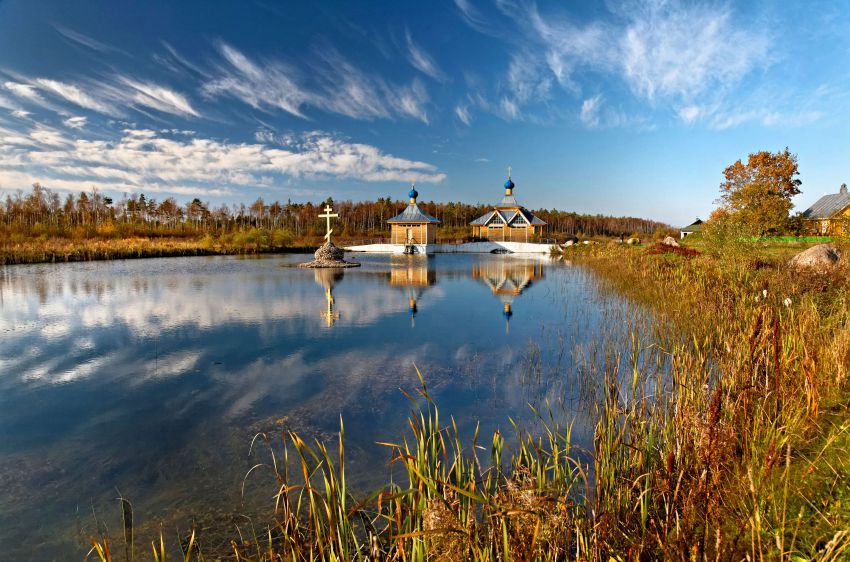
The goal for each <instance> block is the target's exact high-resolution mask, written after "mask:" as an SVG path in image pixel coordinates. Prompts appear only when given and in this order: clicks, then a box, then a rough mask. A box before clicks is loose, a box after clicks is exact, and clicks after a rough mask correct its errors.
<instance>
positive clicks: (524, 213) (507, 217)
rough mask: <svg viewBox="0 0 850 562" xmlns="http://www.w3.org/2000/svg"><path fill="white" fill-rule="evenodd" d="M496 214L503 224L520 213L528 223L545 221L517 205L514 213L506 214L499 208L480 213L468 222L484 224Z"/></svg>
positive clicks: (538, 224) (536, 223)
mask: <svg viewBox="0 0 850 562" xmlns="http://www.w3.org/2000/svg"><path fill="white" fill-rule="evenodd" d="M497 214H498V215H499V216H500V217H501V218H502V221H504V223H505V224H510V221H512V220H513V218H514V217H515V216H517V214H521V215H522V216H523V218H524V219H525V220H526V222H528V224H530V225H533V226H546V222H545V221H542V220H540V219H539V218H537V217H535V216H534V214H533V213H532V212H531V211H529V210H528V209H526V208H525V207H519V209H517V210H516V211H515V212H514V213H511V214H508V213H507V212H506V211H500V210H494V211H490V212H488V213H487V214H484V215H481V216H480V217H478V218H477V219H475V220H474V221H472V222H471V223H469V224H470V225H471V226H485V225H486V224H487V223H489V222H490V219H492V218H493V216H494V215H497Z"/></svg>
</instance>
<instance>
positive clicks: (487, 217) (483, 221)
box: [469, 211, 496, 226]
mask: <svg viewBox="0 0 850 562" xmlns="http://www.w3.org/2000/svg"><path fill="white" fill-rule="evenodd" d="M495 212H496V211H490V212H489V213H486V214H483V215H481V216H480V217H478V218H477V219H475V220H474V221H472V222H471V223H469V224H471V225H472V226H484V225H485V224H487V221H489V220H490V217H492V216H493V214H494V213H495Z"/></svg>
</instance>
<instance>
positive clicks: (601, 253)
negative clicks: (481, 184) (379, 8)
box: [89, 240, 850, 561]
mask: <svg viewBox="0 0 850 562" xmlns="http://www.w3.org/2000/svg"><path fill="white" fill-rule="evenodd" d="M700 250H701V251H700V252H680V253H667V252H665V253H653V252H649V251H647V250H645V249H642V248H637V247H631V246H625V245H596V246H594V245H590V246H587V247H583V248H581V249H576V250H575V252H574V253H573V254H572V255H573V256H574V259H576V260H579V261H581V262H582V263H583V264H584V266H585V267H588V268H590V269H592V270H593V271H594V272H595V273H596V274H597V276H598V277H599V279H600V282H601V283H603V285H605V286H606V287H608V288H609V290H611V291H616V292H617V293H619V294H625V295H626V296H628V297H629V298H630V299H632V300H633V301H635V302H638V303H640V304H641V305H642V306H643V307H645V308H646V309H648V310H650V311H651V312H652V313H653V316H654V318H655V320H654V321H653V322H652V323H651V324H649V323H646V322H643V321H641V320H640V319H639V318H638V317H632V318H631V319H629V320H627V321H628V323H629V325H628V328H629V329H628V333H629V334H630V335H631V338H630V339H629V340H628V341H620V342H602V343H603V344H604V345H601V346H600V349H602V350H604V351H603V352H602V353H599V354H597V355H595V356H594V357H593V358H592V360H590V361H584V362H580V364H581V369H582V373H583V374H582V377H583V379H584V380H585V382H586V386H587V389H586V391H585V392H584V393H583V394H584V395H585V404H584V407H589V408H592V409H594V410H595V413H596V415H595V419H596V425H595V432H594V440H593V448H592V450H591V451H585V450H582V449H581V448H579V447H577V446H576V445H575V444H574V443H573V442H572V439H571V424H570V422H569V419H565V418H564V416H562V415H556V414H555V413H552V411H542V412H540V415H539V416H538V418H539V420H540V424H539V427H535V428H529V429H530V431H526V429H525V428H520V427H517V426H515V425H514V426H513V429H512V431H511V434H512V436H511V437H510V438H508V437H506V436H505V435H503V434H501V433H499V432H496V433H495V434H494V435H492V436H478V435H477V432H476V436H475V439H473V441H472V442H471V443H463V442H462V439H461V437H460V433H459V431H458V429H457V427H456V425H455V424H454V421H453V420H451V419H448V420H446V419H444V418H443V417H441V416H440V413H439V411H438V408H437V405H436V404H434V403H433V401H432V400H431V398H430V396H429V394H428V390H427V386H426V384H425V382H424V380H423V382H422V385H421V389H420V391H419V394H418V395H413V396H410V397H409V398H410V400H411V401H412V403H413V404H414V411H415V413H414V414H413V415H412V416H411V418H410V429H409V433H408V435H407V436H406V437H403V438H402V439H401V440H400V441H398V442H396V443H386V444H385V445H386V446H387V447H388V449H389V450H391V451H392V460H391V462H392V463H396V464H398V465H400V466H403V467H404V469H405V471H404V472H405V474H406V478H405V479H403V480H402V481H399V482H395V483H392V484H389V485H386V486H385V487H383V488H381V489H379V490H377V491H376V492H374V493H373V494H371V495H369V496H366V497H356V496H355V494H353V493H352V491H351V490H350V489H349V487H348V485H347V483H346V467H345V463H346V461H345V433H344V430H343V426H342V423H340V431H339V439H338V442H337V443H332V444H326V443H323V442H321V441H317V442H315V443H312V444H308V443H307V442H305V441H304V440H303V439H302V437H301V436H299V435H298V434H296V433H292V432H282V433H280V434H277V435H275V434H269V433H262V434H258V435H257V436H256V437H255V440H254V443H253V444H252V447H254V448H257V447H258V445H259V444H260V443H266V444H268V447H267V449H263V450H264V451H267V452H266V457H267V461H265V462H263V463H260V464H258V465H257V466H256V467H255V468H254V469H252V471H253V470H255V469H257V470H261V469H269V468H270V469H271V470H272V472H273V474H274V476H275V478H276V481H277V488H276V490H274V492H273V495H274V515H273V519H272V522H271V524H269V525H268V526H267V527H265V528H264V529H263V530H262V531H258V530H256V529H255V528H254V527H252V526H248V527H246V528H241V529H239V532H238V533H237V534H235V535H234V537H233V540H232V541H231V543H230V548H229V549H228V550H227V551H226V552H204V549H203V548H200V547H199V546H198V545H199V544H202V539H203V537H198V536H196V532H195V531H191V532H190V533H189V534H188V535H187V536H186V537H184V538H183V540H181V541H180V548H181V552H182V555H183V556H184V557H185V558H186V559H187V560H189V559H203V558H204V557H205V556H206V557H207V558H210V557H228V558H233V559H237V560H258V561H259V560H298V561H301V560H304V561H306V560H322V561H325V560H364V561H365V560H405V561H406V560H480V561H507V560H541V561H544V560H552V561H554V560H573V559H575V560H589V561H591V560H592V561H595V560H600V561H601V560H606V561H607V560H654V559H669V560H742V559H749V560H768V559H769V560H808V559H817V560H842V559H846V557H847V556H850V492H848V490H850V401H848V396H850V392H848V386H847V385H848V375H850V281H848V279H850V277H848V271H847V266H846V262H845V264H844V266H843V269H842V268H839V269H838V270H836V271H833V272H830V273H826V274H815V273H812V274H805V273H802V274H801V273H793V274H792V273H791V272H789V271H788V270H787V268H786V267H785V263H786V260H785V257H784V256H781V253H777V252H776V251H775V249H774V250H772V251H771V252H762V251H761V249H760V247H758V246H757V245H753V244H750V243H743V242H742V243H741V244H739V245H736V244H735V243H732V242H728V241H727V242H724V243H723V244H718V243H716V241H711V240H706V241H704V243H701V244H700ZM565 376H566V375H565ZM552 410H557V407H553V408H552ZM506 423H508V420H506ZM512 425H513V424H512ZM479 440H480V441H481V442H483V443H484V444H485V445H484V446H481V445H479V443H478V442H479ZM251 476H252V475H251V473H249V474H248V475H246V478H250V477H251ZM126 536H127V534H126V533H125V538H126ZM130 536H132V533H130ZM114 540H115V539H113V542H114ZM111 544H112V543H110V542H109V539H108V537H107V536H106V535H103V536H100V537H94V538H93V539H92V549H91V551H90V552H89V557H90V558H91V557H95V558H98V557H99V558H100V559H103V560H107V559H110V557H111V556H112V553H111V549H112V547H111V546H110V545H111ZM152 547H153V557H154V559H156V560H162V559H164V558H165V551H166V548H165V546H164V545H163V543H162V542H161V540H160V541H156V542H155V543H154V544H153V545H152ZM128 548H129V551H130V554H129V555H128V556H129V557H130V558H132V551H133V547H132V545H130V546H129V547H128ZM123 549H124V545H122V546H121V547H120V548H118V549H113V550H123ZM148 552H150V551H148ZM140 556H143V555H140Z"/></svg>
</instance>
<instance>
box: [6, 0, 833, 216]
mask: <svg viewBox="0 0 850 562" xmlns="http://www.w3.org/2000/svg"><path fill="white" fill-rule="evenodd" d="M848 61H850V10H848V9H847V4H846V2H844V1H834V2H825V1H818V0H813V1H807V2H779V1H751V2H740V3H734V2H692V1H688V2H678V1H674V0H669V1H665V0H610V1H608V2H596V3H593V2H551V3H550V2H542V1H541V2H537V3H534V2H523V1H514V0H495V1H491V0H482V1H478V2H474V1H473V0H435V1H433V2H415V3H414V2H382V3H378V2H274V1H272V0H257V1H248V0H246V1H241V2H206V1H196V2H193V1H181V2H173V1H168V2H166V1H150V2H118V1H105V0H104V1H102V2H60V1H55V2H47V1H36V0H0V190H3V191H14V190H16V189H28V187H29V185H30V184H31V183H32V182H33V181H40V182H41V183H42V184H44V185H46V186H47V187H50V188H52V189H55V190H57V191H68V190H72V191H79V190H81V189H90V188H91V186H96V187H98V189H100V190H102V191H104V192H108V193H110V194H111V195H113V196H115V197H120V196H121V194H123V193H131V192H136V193H139V192H144V193H146V194H148V195H152V196H155V197H158V198H164V197H168V196H174V197H176V198H177V199H178V200H180V201H185V200H188V199H191V198H192V197H200V198H201V199H203V200H207V201H210V202H211V203H213V204H218V203H231V202H236V201H244V202H250V201H253V200H254V199H255V198H256V197H258V196H261V197H263V198H264V199H266V200H274V199H279V200H281V201H285V200H287V199H292V200H293V201H304V200H314V201H316V200H319V199H324V198H325V197H327V196H328V195H330V196H332V197H334V198H336V199H354V200H359V199H370V198H374V197H379V196H387V195H389V196H392V197H397V198H402V197H404V194H405V192H406V191H407V186H408V185H409V182H410V180H411V178H416V183H417V187H418V189H419V191H420V193H421V196H420V197H421V198H423V199H426V200H428V199H433V200H439V201H448V200H452V201H456V200H461V201H466V202H490V201H496V200H497V199H498V198H499V197H500V196H501V194H502V189H501V185H502V183H503V181H504V176H505V173H506V168H507V166H508V165H511V166H512V167H513V178H514V181H515V182H516V184H517V188H516V195H517V197H518V199H519V200H520V201H521V202H522V203H524V204H525V205H527V206H529V207H532V208H538V207H547V208H553V207H556V208H561V209H567V210H575V211H578V212H590V213H603V214H616V215H620V214H628V215H637V216H644V217H649V218H655V219H660V220H664V221H667V222H670V223H673V224H680V223H684V224H686V223H688V222H690V221H691V220H692V219H693V217H695V216H697V215H699V216H703V217H705V216H706V215H707V214H708V212H709V211H710V210H711V208H712V207H713V201H714V200H715V199H716V198H717V191H718V184H719V183H720V181H721V179H722V170H723V169H724V168H725V167H726V166H727V165H729V164H731V163H732V162H734V161H735V160H737V159H738V158H745V157H746V155H747V154H748V153H749V152H753V151H757V150H771V151H776V150H781V149H783V148H785V147H786V146H788V147H789V148H790V149H791V151H792V152H795V153H797V154H798V155H799V159H800V172H801V179H802V180H803V186H802V189H803V194H802V195H800V196H799V197H797V200H796V201H795V202H796V204H797V206H798V207H799V208H805V207H806V206H807V205H808V204H810V203H812V202H813V201H814V200H815V199H817V198H818V197H819V196H820V195H822V194H824V193H827V192H836V191H837V189H838V186H839V185H840V184H841V183H842V182H845V181H848V180H850V159H848V158H847V156H848V152H850V111H848V109H850V64H848Z"/></svg>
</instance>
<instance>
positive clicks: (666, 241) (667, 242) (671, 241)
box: [661, 236, 679, 248]
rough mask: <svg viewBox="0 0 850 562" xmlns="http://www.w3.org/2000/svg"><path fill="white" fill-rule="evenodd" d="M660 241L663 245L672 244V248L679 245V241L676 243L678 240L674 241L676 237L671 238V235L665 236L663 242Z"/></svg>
mask: <svg viewBox="0 0 850 562" xmlns="http://www.w3.org/2000/svg"><path fill="white" fill-rule="evenodd" d="M661 243H662V244H664V245H665V246H673V247H674V248H678V247H679V243H678V242H676V239H675V238H673V237H672V236H668V237H667V238H665V239H664V241H663V242H661Z"/></svg>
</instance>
